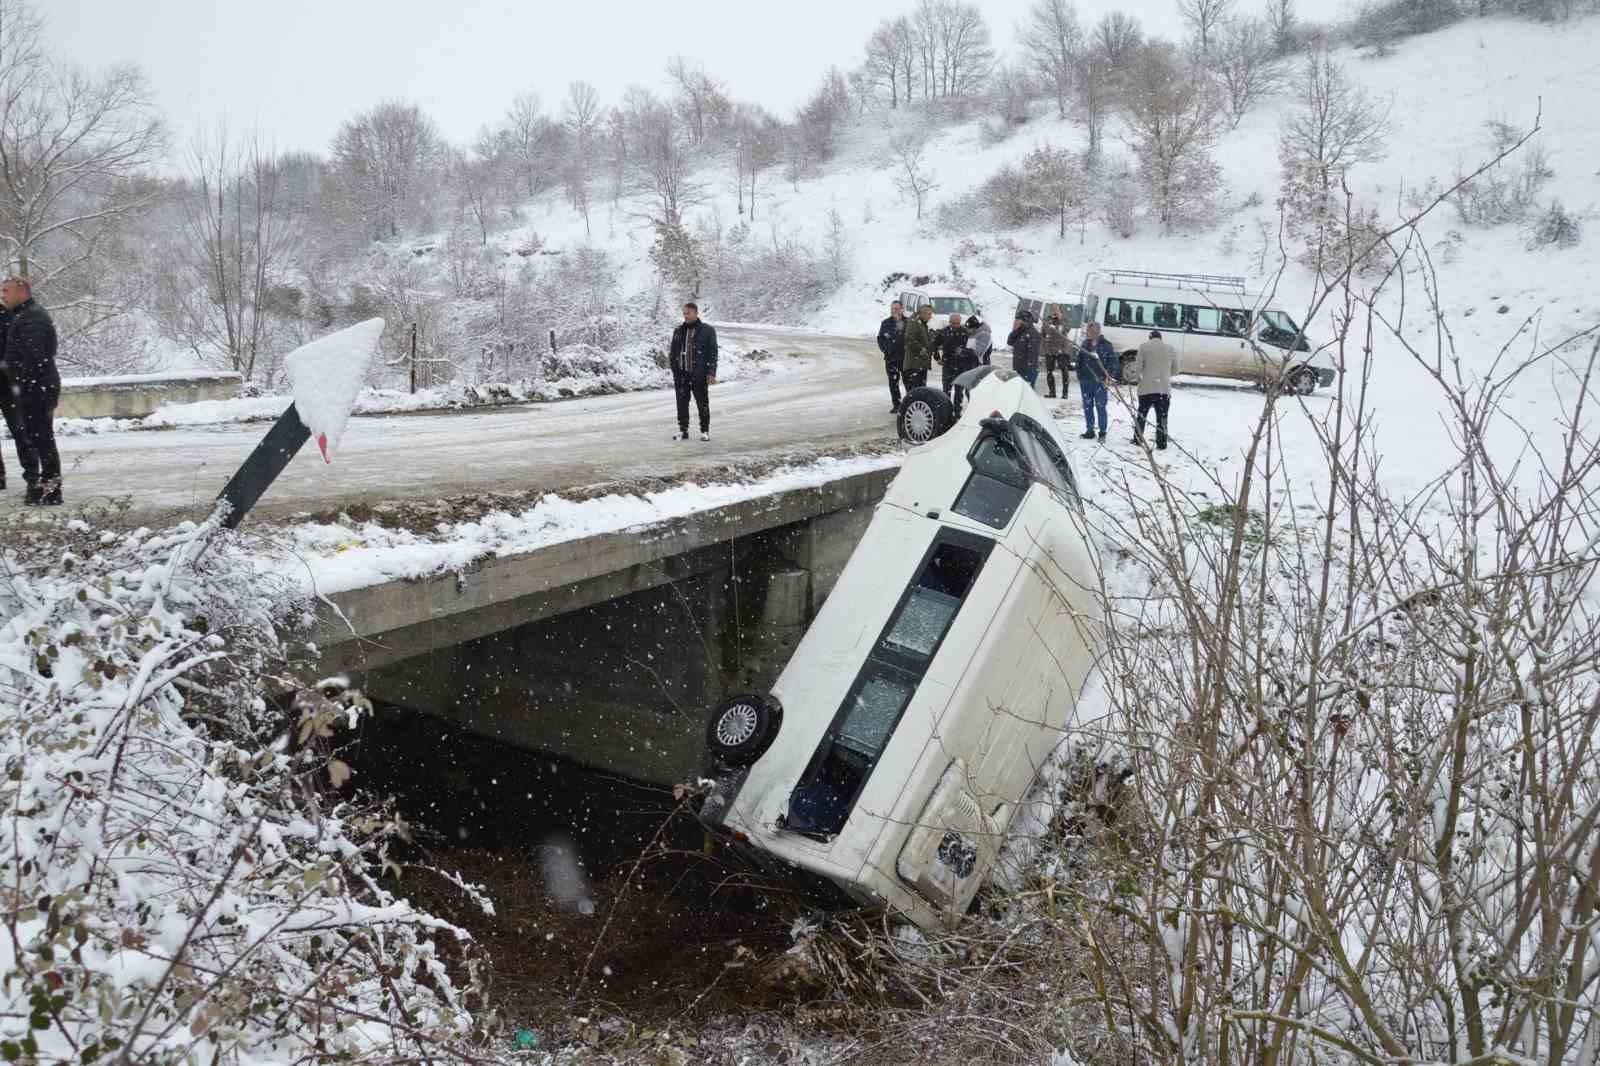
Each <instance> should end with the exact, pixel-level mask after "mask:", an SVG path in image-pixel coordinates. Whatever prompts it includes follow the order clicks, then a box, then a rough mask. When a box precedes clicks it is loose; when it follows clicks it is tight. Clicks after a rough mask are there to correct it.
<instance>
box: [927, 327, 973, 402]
mask: <svg viewBox="0 0 1600 1066" xmlns="http://www.w3.org/2000/svg"><path fill="white" fill-rule="evenodd" d="M968 336H969V334H968V333H967V327H966V326H965V325H964V324H963V323H962V321H961V313H960V312H959V311H957V312H955V313H953V314H952V315H951V316H950V321H949V322H948V323H947V324H946V325H945V327H944V328H943V329H941V330H939V331H937V332H936V333H934V335H933V342H934V344H935V346H936V347H935V348H934V351H933V358H934V359H935V360H936V361H937V362H938V363H939V365H940V367H941V370H940V373H939V387H940V388H942V389H943V390H944V394H945V396H946V397H947V398H948V397H949V396H950V391H951V390H952V389H953V388H955V380H956V375H957V374H958V373H960V372H961V370H960V368H961V353H962V352H963V351H964V350H965V349H966V347H967V337H968ZM955 410H956V417H957V418H960V417H961V401H960V400H959V399H958V400H956V401H955Z"/></svg>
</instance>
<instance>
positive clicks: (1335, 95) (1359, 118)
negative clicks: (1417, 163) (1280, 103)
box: [1278, 48, 1389, 190]
mask: <svg viewBox="0 0 1600 1066" xmlns="http://www.w3.org/2000/svg"><path fill="white" fill-rule="evenodd" d="M1295 95H1296V98H1297V99H1296V107H1295V109H1294V110H1293V111H1291V112H1290V113H1289V114H1288V115H1286V116H1285V117H1284V120H1283V124H1282V127H1281V128H1280V130H1279V137H1278V158H1279V160H1280V161H1281V162H1282V163H1283V166H1284V170H1285V172H1286V175H1287V172H1288V171H1290V170H1293V171H1295V172H1296V173H1297V174H1300V173H1303V174H1304V175H1305V178H1306V179H1308V180H1309V181H1311V182H1312V183H1313V184H1314V185H1315V187H1316V188H1318V189H1320V190H1329V189H1332V188H1333V187H1334V186H1335V185H1337V184H1338V182H1339V179H1340V178H1341V177H1343V175H1344V173H1345V171H1347V170H1348V169H1349V168H1350V167H1352V166H1354V165H1355V164H1357V163H1364V162H1370V161H1372V160H1374V159H1378V158H1380V157H1381V156H1382V154H1383V140H1384V138H1385V137H1386V136H1387V135H1388V130H1389V114H1388V109H1387V108H1385V107H1384V106H1383V105H1381V104H1379V103H1378V102H1377V101H1376V100H1373V99H1372V98H1371V97H1370V96H1368V95H1367V93H1366V92H1365V91H1364V90H1363V89H1362V88H1361V87H1360V86H1359V85H1356V84H1355V83H1354V82H1352V81H1351V80H1350V77H1349V75H1348V74H1346V73H1345V70H1344V67H1342V66H1340V65H1339V63H1338V62H1337V61H1336V60H1335V59H1334V58H1333V56H1332V54H1331V53H1330V52H1329V51H1328V50H1327V49H1326V48H1319V49H1317V50H1316V51H1315V52H1313V53H1312V54H1311V55H1309V56H1307V57H1306V60H1305V63H1304V65H1303V66H1302V67H1301V69H1300V80H1299V84H1298V85H1297V86H1296V89H1295Z"/></svg>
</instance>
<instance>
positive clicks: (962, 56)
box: [913, 0, 994, 99]
mask: <svg viewBox="0 0 1600 1066" xmlns="http://www.w3.org/2000/svg"><path fill="white" fill-rule="evenodd" d="M913 28H914V30H915V33H916V42H917V52H918V58H919V60H920V64H921V77H922V93H923V96H924V98H927V99H940V98H958V97H964V96H968V95H971V94H972V93H973V92H975V91H976V90H977V88H978V86H979V84H981V82H982V81H983V79H984V77H985V76H986V75H987V74H988V73H989V70H990V69H991V68H992V67H993V65H994V48H993V46H992V42H991V37H990V33H989V24H988V22H987V21H986V20H985V19H984V17H983V12H982V10H981V9H980V8H979V7H978V6H977V5H976V4H971V3H966V2H964V0H920V3H918V5H917V10H916V14H915V16H914V23H913Z"/></svg>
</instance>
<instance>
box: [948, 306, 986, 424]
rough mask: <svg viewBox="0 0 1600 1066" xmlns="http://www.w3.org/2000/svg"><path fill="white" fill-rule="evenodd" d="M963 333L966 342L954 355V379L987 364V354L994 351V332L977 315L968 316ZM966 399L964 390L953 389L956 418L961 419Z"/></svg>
mask: <svg viewBox="0 0 1600 1066" xmlns="http://www.w3.org/2000/svg"><path fill="white" fill-rule="evenodd" d="M963 332H964V333H965V334H966V337H967V342H966V344H965V345H964V346H963V347H962V349H961V351H959V352H957V353H956V372H955V376H956V377H959V376H961V375H962V374H965V373H966V372H967V371H969V370H976V369H978V367H980V366H982V365H983V364H985V363H987V362H988V361H989V353H990V352H991V351H993V350H994V331H993V330H991V329H990V328H989V324H988V323H987V322H985V321H983V320H982V319H980V318H979V317H978V316H977V315H970V316H968V318H967V321H966V328H965V330H964V331H963ZM966 398H967V390H966V389H963V388H959V387H954V388H953V390H952V397H951V399H952V402H953V403H954V404H955V415H956V417H957V418H960V417H961V405H962V403H963V402H964V401H965V400H966Z"/></svg>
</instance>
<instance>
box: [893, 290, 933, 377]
mask: <svg viewBox="0 0 1600 1066" xmlns="http://www.w3.org/2000/svg"><path fill="white" fill-rule="evenodd" d="M932 317H933V308H931V307H929V306H928V305H927V304H923V305H922V306H921V307H919V308H917V317H916V318H913V319H912V320H911V324H910V325H909V326H907V327H906V355H905V368H904V369H903V370H901V372H900V376H901V378H902V379H903V380H904V381H905V383H906V388H907V389H908V390H909V389H920V388H921V387H922V386H924V385H926V384H927V383H928V371H929V370H932V369H933V331H932V330H930V329H928V320H929V319H930V318H932Z"/></svg>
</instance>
